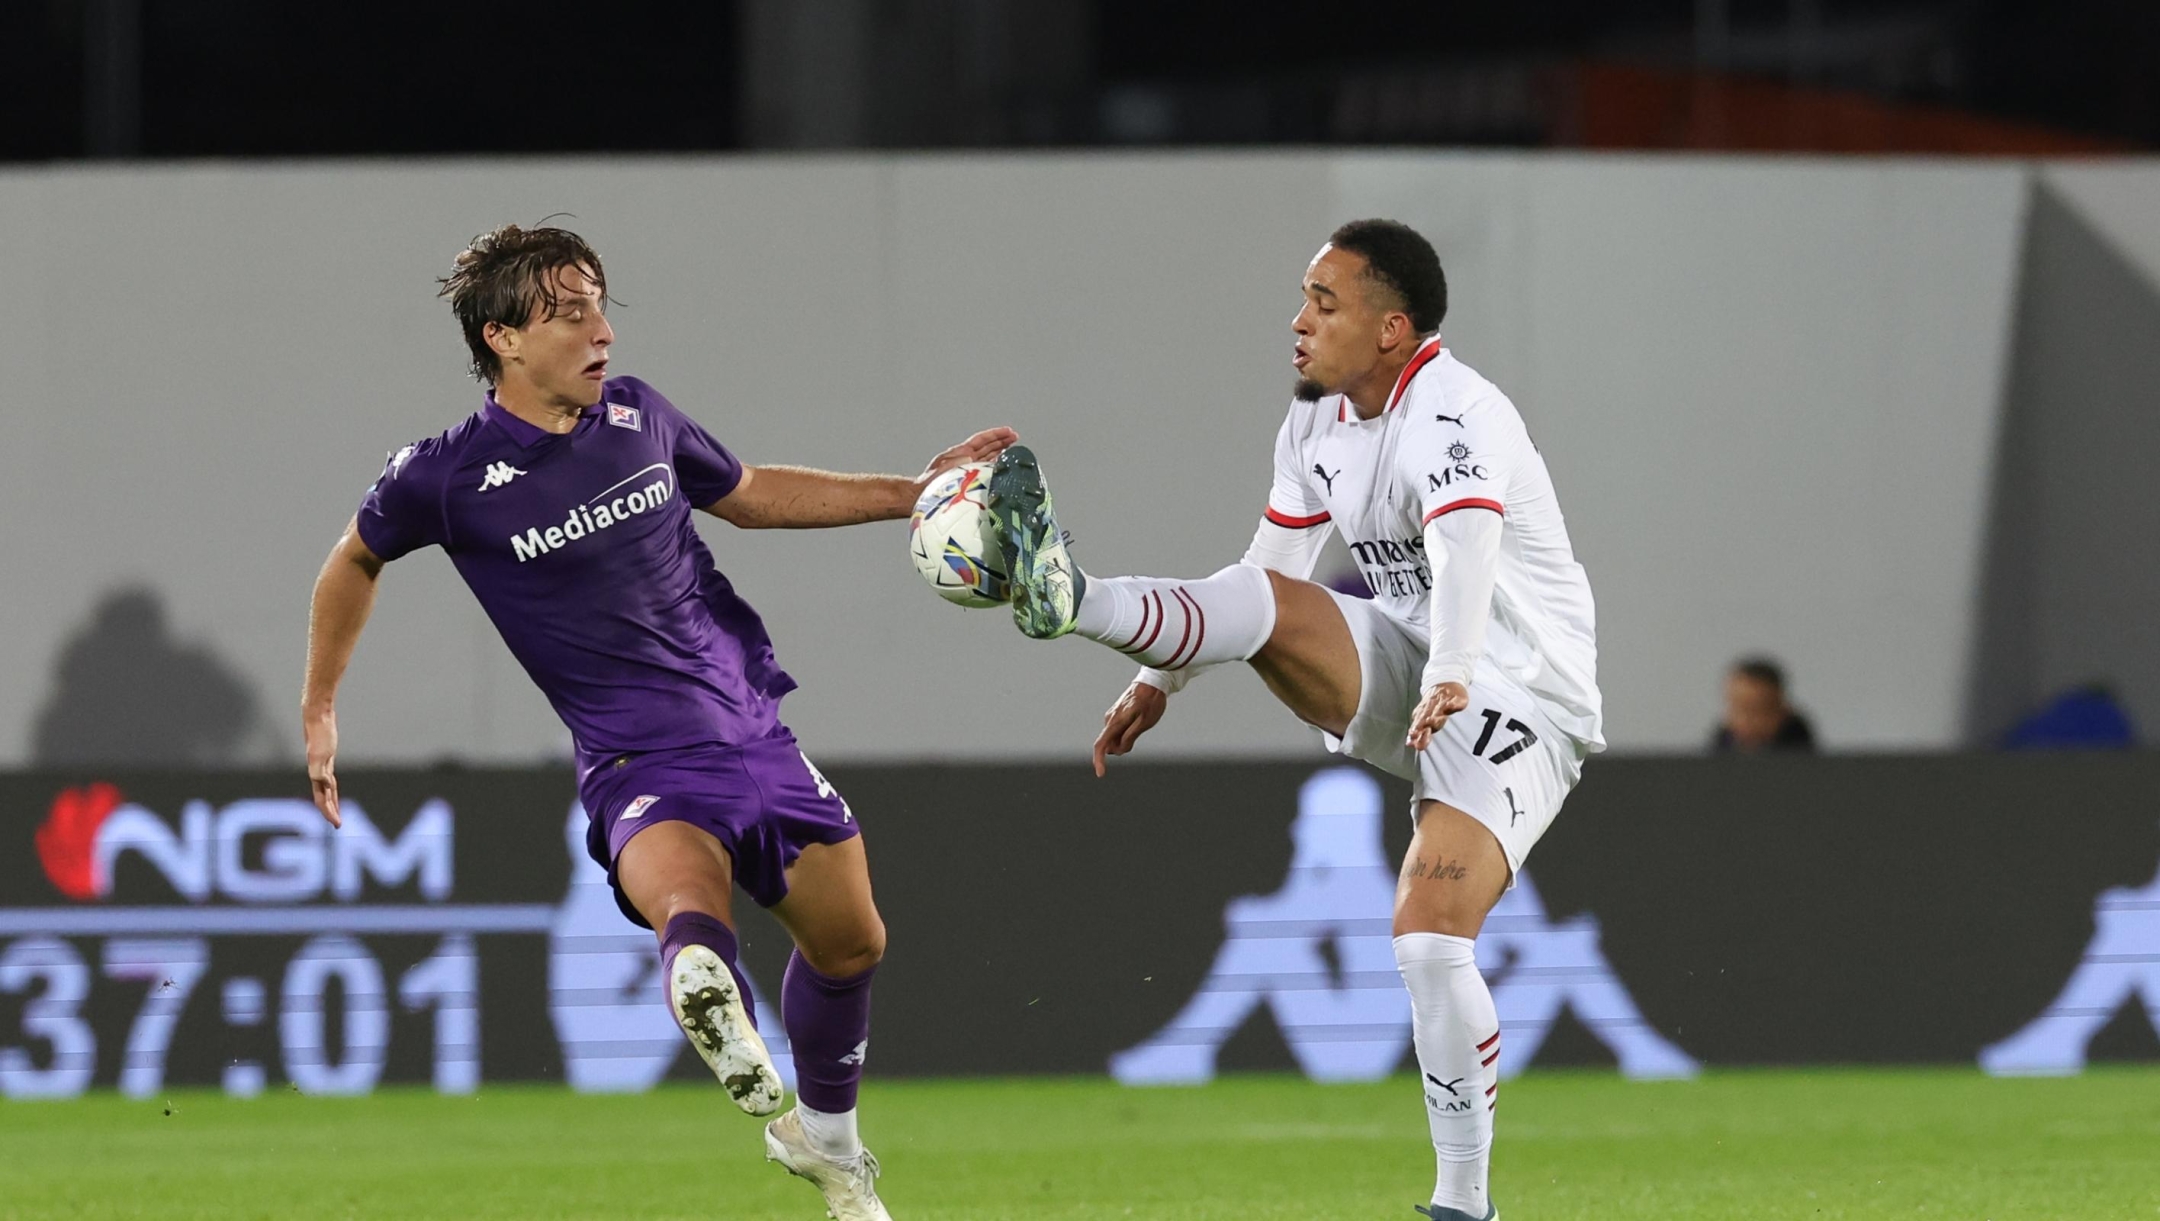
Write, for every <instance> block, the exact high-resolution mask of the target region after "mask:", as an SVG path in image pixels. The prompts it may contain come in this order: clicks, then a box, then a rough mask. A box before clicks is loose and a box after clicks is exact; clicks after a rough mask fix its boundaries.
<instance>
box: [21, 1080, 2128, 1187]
mask: <svg viewBox="0 0 2160 1221" xmlns="http://www.w3.org/2000/svg"><path fill="white" fill-rule="evenodd" d="M1500 1099H1501V1103H1500V1112H1499V1118H1500V1129H1499V1131H1500V1143H1499V1148H1498V1153H1497V1155H1496V1158H1495V1166H1494V1194H1495V1199H1497V1200H1498V1201H1499V1204H1500V1210H1501V1215H1502V1216H1503V1217H1504V1218H1507V1221H1562V1219H1574V1218H1598V1219H1600V1221H1603V1219H1608V1218H1609V1219H1616V1221H1617V1219H1622V1218H1644V1219H1656V1221H1680V1219H1688V1221H1692V1219H1695V1218H1703V1219H1706V1221H1707V1219H1711V1218H1715V1219H1717V1221H1745V1219H1749V1218H1810V1219H1819V1221H1836V1219H1840V1218H1875V1217H1897V1218H1976V1219H1977V1218H1992V1219H1997V1221H2002V1219H2008V1218H2028V1217H2029V1218H2058V1217H2060V1218H2073V1217H2074V1218H2081V1219H2085V1218H2091V1219H2105V1221H2114V1219H2121V1218H2160V1070H2154V1069H2128V1068H2124V1069H2112V1070H2105V1071H2098V1072H2094V1073H2091V1074H2089V1075H2086V1076H2084V1077H2078V1078H2071V1079H2064V1080H2005V1081H1997V1080H1989V1079H1987V1078H1984V1077H1981V1076H1979V1075H1977V1074H1975V1073H1971V1072H1954V1071H1944V1072H1853V1071H1841V1072H1812V1073H1799V1072H1749V1073H1724V1074H1715V1075H1712V1076H1709V1077H1706V1078H1704V1079H1702V1080H1699V1081H1691V1082H1670V1083H1657V1084H1631V1083H1627V1082H1623V1081H1620V1080H1617V1079H1615V1078H1613V1077H1611V1076H1609V1075H1604V1074H1591V1073H1582V1074H1577V1073H1547V1074H1532V1075H1530V1076H1528V1077H1526V1078H1524V1079H1521V1080H1518V1081H1514V1082H1510V1083H1509V1084H1507V1085H1505V1086H1503V1087H1502V1088H1501V1091H1500ZM168 1109H169V1110H170V1112H171V1113H170V1114H167V1111H168ZM863 1115H864V1124H863V1127H864V1135H865V1137H866V1138H867V1139H868V1140H869V1142H870V1145H871V1147H872V1148H873V1149H875V1150H876V1151H877V1153H878V1155H879V1157H880V1158H881V1159H882V1160H883V1162H884V1166H885V1179H884V1194H885V1198H886V1202H887V1204H888V1205H889V1206H890V1207H891V1208H892V1210H893V1213H894V1215H895V1216H896V1217H897V1218H899V1221H1011V1219H1014V1218H1031V1219H1032V1218H1042V1219H1057V1221H1066V1219H1070V1221H1078V1219H1080V1218H1090V1219H1092V1218H1125V1217H1135V1218H1163V1219H1166V1221H1201V1219H1203V1218H1205V1219H1220V1221H1274V1219H1277V1218H1281V1219H1284V1221H1288V1219H1291V1218H1296V1219H1299V1221H1310V1219H1314V1218H1337V1217H1342V1218H1350V1217H1358V1218H1363V1217H1379V1218H1399V1219H1401V1221H1417V1218H1416V1216H1415V1214H1413V1213H1412V1212H1411V1211H1410V1206H1411V1205H1412V1204H1413V1203H1422V1202H1423V1201H1424V1200H1425V1198H1426V1193H1427V1192H1428V1191H1429V1190H1430V1187H1431V1165H1432V1154H1431V1149H1430V1147H1429V1146H1428V1145H1427V1143H1426V1136H1425V1123H1424V1118H1423V1114H1422V1112H1421V1110H1420V1107H1419V1099H1418V1092H1417V1088H1416V1086H1415V1085H1414V1084H1413V1083H1412V1082H1411V1081H1410V1080H1409V1079H1407V1078H1404V1079H1401V1080H1397V1081H1393V1082H1388V1083H1384V1084H1381V1085H1369V1086H1368V1085H1357V1086H1316V1085H1311V1084H1308V1083H1306V1082H1304V1081H1302V1080H1298V1079H1294V1078H1288V1077H1233V1078H1229V1079H1226V1080H1223V1081H1221V1082H1219V1083H1217V1084H1215V1085H1211V1086H1207V1087H1205V1088H1199V1089H1160V1090H1126V1089H1121V1088H1118V1087H1117V1086H1114V1085H1112V1084H1109V1083H1107V1082H1103V1081H1095V1080H1089V1081H1080V1080H1033V1081H1019V1080H1015V1081H967V1082H889V1083H883V1084H873V1085H872V1086H871V1087H869V1088H867V1089H866V1090H865V1091H864V1098H863ZM762 1159H763V1150H762V1146H761V1144H760V1132H759V1125H758V1123H757V1121H754V1120H751V1119H749V1118H748V1117H746V1116H743V1115H741V1114H739V1113H737V1112H736V1111H735V1110H734V1109H733V1108H732V1107H730V1106H729V1105H728V1104H727V1103H726V1101H725V1100H724V1099H723V1098H722V1097H721V1096H720V1094H719V1092H718V1091H717V1090H716V1089H710V1088H705V1089H700V1088H692V1087H671V1088H668V1089H664V1090H662V1091H660V1092H658V1093H655V1094H649V1095H643V1096H630V1097H623V1096H616V1097H579V1096H576V1095H572V1094H570V1093H568V1092H566V1091H563V1090H560V1089H552V1088H543V1087H514V1088H489V1089H486V1090H484V1091H483V1092H482V1093H480V1094H479V1095H477V1096H475V1097H470V1098H447V1097H439V1096H437V1095H434V1094H430V1093H423V1092H417V1091H402V1090H401V1091H391V1092H387V1093H383V1094H378V1095H376V1096H374V1097H370V1098H352V1099H328V1098H307V1097H301V1096H298V1095H295V1094H292V1093H289V1092H285V1093H273V1094H269V1095H266V1096H264V1097H261V1098H257V1099H253V1100H247V1101H238V1100H232V1099H227V1098H224V1097H221V1096H217V1095H212V1094H205V1093H188V1092H176V1093H174V1094H173V1095H172V1096H171V1098H170V1100H169V1101H168V1100H167V1099H165V1098H162V1097H161V1098H159V1099H157V1100H154V1101H147V1102H138V1101H133V1100H128V1099H122V1098H117V1097H113V1096H110V1095H105V1096H99V1097H93V1098H90V1099H86V1100H83V1101H79V1102H64V1103H0V1218H6V1219H9V1221H13V1219H17V1218H22V1219H28V1218H39V1219H41V1221H42V1219H44V1218H108V1217H128V1218H136V1217H140V1218H158V1219H160V1221H164V1219H180V1218H219V1219H221V1221H241V1219H245V1218H287V1217H295V1218H310V1219H316V1218H370V1219H372V1218H386V1219H387V1218H397V1219H400V1221H418V1219H423V1218H445V1219H448V1218H458V1219H460V1221H462V1219H466V1218H505V1219H508V1218H518V1219H520V1221H526V1219H552V1218H608V1219H611V1221H614V1219H641V1221H642V1219H652V1221H660V1219H667V1221H676V1219H681V1221H689V1219H692V1218H697V1219H701V1221H702V1219H707V1218H725V1219H727V1221H768V1219H769V1221H814V1219H815V1218H817V1217H820V1216H822V1215H823V1212H824V1209H823V1207H822V1204H821V1202H820V1201H819V1200H818V1198H817V1194H816V1192H815V1191H814V1190H813V1189H812V1188H811V1187H809V1186H808V1185H807V1184H804V1183H801V1182H799V1181H797V1180H794V1179H791V1178H789V1177H788V1176H787V1175H785V1174H783V1173H782V1172H780V1171H779V1170H778V1169H776V1168H774V1167H772V1166H768V1165H766V1164H764V1162H763V1160H762Z"/></svg>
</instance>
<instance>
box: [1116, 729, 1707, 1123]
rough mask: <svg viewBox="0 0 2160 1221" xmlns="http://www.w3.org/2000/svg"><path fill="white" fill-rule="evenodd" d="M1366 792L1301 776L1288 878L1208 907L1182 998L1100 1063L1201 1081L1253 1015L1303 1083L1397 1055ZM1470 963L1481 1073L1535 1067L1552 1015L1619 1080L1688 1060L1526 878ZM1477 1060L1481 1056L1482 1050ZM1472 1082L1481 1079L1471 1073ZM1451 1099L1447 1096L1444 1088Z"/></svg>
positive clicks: (1352, 1075) (1585, 931) (1388, 1063)
mask: <svg viewBox="0 0 2160 1221" xmlns="http://www.w3.org/2000/svg"><path fill="white" fill-rule="evenodd" d="M1383 808H1384V802H1383V799H1382V794H1381V790H1380V785H1379V783H1378V782H1377V781H1375V780H1374V779H1373V778H1372V777H1371V776H1369V775H1367V774H1366V773H1365V772H1363V771H1361V770H1359V769H1356V768H1347V767H1335V768H1328V769H1327V770H1325V771H1322V772H1319V773H1318V774H1316V775H1314V776H1313V777H1312V778H1311V779H1309V780H1307V781H1306V782H1305V784H1304V787H1303V788H1302V789H1300V790H1299V793H1298V813H1297V818H1296V820H1295V821H1294V822H1292V823H1291V825H1290V840H1291V845H1292V848H1291V856H1290V868H1289V871H1288V876H1287V877H1285V879H1284V880H1283V884H1282V886H1281V887H1280V888H1279V889H1277V890H1276V891H1275V892H1274V893H1273V894H1265V895H1243V896H1240V897H1238V898H1236V899H1232V900H1231V901H1230V905H1229V907H1228V908H1227V909H1226V910H1225V911H1224V912H1223V925H1224V932H1225V933H1226V934H1227V936H1225V938H1224V940H1223V943H1222V948H1221V949H1220V950H1218V951H1217V952H1216V956H1215V962H1214V964H1213V965H1212V966H1211V967H1210V968H1209V969H1208V971H1207V974H1206V976H1205V977H1204V978H1201V979H1197V980H1194V981H1192V992H1191V995H1190V999H1188V1000H1187V1001H1186V1002H1185V1005H1184V1007H1183V1008H1181V1009H1180V1010H1179V1011H1178V1012H1177V1013H1176V1014H1175V1015H1174V1016H1172V1017H1171V1018H1170V1019H1169V1021H1168V1022H1166V1023H1165V1024H1164V1025H1163V1026H1162V1027H1160V1028H1159V1029H1157V1030H1156V1031H1155V1033H1154V1034H1152V1035H1150V1036H1149V1037H1148V1038H1147V1039H1146V1040H1145V1041H1144V1042H1142V1043H1140V1044H1139V1045H1137V1046H1134V1047H1130V1048H1127V1049H1126V1050H1124V1051H1120V1052H1118V1053H1116V1054H1114V1055H1112V1056H1111V1057H1110V1075H1111V1076H1112V1077H1115V1078H1116V1079H1117V1080H1119V1081H1121V1082H1123V1083H1125V1084H1126V1085H1169V1084H1180V1083H1192V1084H1197V1083H1199V1082H1203V1081H1207V1080H1209V1079H1210V1078H1212V1077H1213V1076H1214V1075H1215V1056H1216V1052H1217V1050H1218V1049H1220V1048H1221V1047H1222V1046H1223V1045H1224V1044H1225V1043H1227V1042H1229V1041H1230V1039H1231V1036H1233V1035H1235V1034H1236V1033H1237V1032H1238V1031H1239V1030H1240V1029H1241V1028H1243V1027H1244V1025H1245V1023H1246V1021H1247V1020H1248V1019H1249V1018H1250V1017H1251V1016H1252V1014H1253V1011H1254V1010H1256V1009H1266V1010H1269V1011H1270V1012H1271V1013H1272V1014H1273V1016H1274V1019H1275V1028H1276V1029H1277V1030H1278V1031H1280V1032H1281V1034H1282V1038H1283V1042H1284V1043H1285V1044H1287V1045H1288V1046H1289V1049H1290V1054H1291V1056H1292V1057H1293V1058H1294V1059H1296V1061H1297V1063H1298V1067H1300V1068H1302V1069H1303V1070H1304V1071H1305V1073H1306V1075H1307V1076H1309V1077H1312V1078H1313V1079H1315V1080H1318V1081H1377V1080H1380V1079H1381V1078H1383V1077H1386V1076H1387V1075H1389V1074H1390V1073H1393V1072H1394V1071H1395V1068H1396V1066H1397V1065H1399V1064H1401V1063H1402V1059H1403V1055H1404V1053H1405V1052H1407V1051H1408V1050H1409V1049H1410V1045H1411V1029H1410V994H1409V993H1408V992H1407V991H1405V990H1404V988H1403V984H1402V975H1401V973H1400V971H1399V970H1398V968H1397V966H1396V963H1395V949H1394V938H1393V936H1392V935H1391V933H1390V930H1389V913H1390V911H1391V910H1392V909H1393V907H1394V901H1395V885H1396V877H1395V870H1394V869H1392V868H1390V867H1389V864H1388V858H1387V849H1386V847H1385V845H1384V843H1383V839H1382V835H1381V828H1382V821H1383V819H1382V812H1383ZM1477 958H1478V968H1479V970H1480V971H1481V972H1483V973H1484V975H1485V977H1486V980H1487V982H1488V983H1489V985H1490V986H1491V988H1492V996H1493V1007H1494V1010H1495V1012H1496V1013H1497V1014H1498V1016H1499V1019H1500V1027H1501V1029H1502V1030H1504V1031H1506V1032H1507V1038H1508V1042H1509V1044H1510V1046H1511V1047H1512V1048H1513V1049H1514V1050H1513V1051H1512V1052H1511V1055H1512V1057H1513V1058H1512V1060H1509V1061H1502V1060H1500V1059H1499V1036H1498V1035H1497V1034H1496V1035H1495V1036H1494V1037H1493V1038H1491V1039H1488V1040H1486V1045H1485V1046H1483V1047H1481V1048H1479V1054H1480V1055H1487V1056H1488V1058H1487V1059H1486V1060H1484V1061H1481V1067H1485V1068H1494V1066H1495V1065H1497V1066H1498V1067H1497V1068H1494V1072H1496V1073H1497V1074H1498V1075H1499V1076H1500V1077H1507V1076H1510V1075H1512V1074H1514V1073H1518V1072H1521V1071H1522V1069H1523V1067H1524V1066H1525V1065H1528V1064H1529V1063H1531V1062H1532V1061H1533V1060H1535V1059H1536V1057H1537V1052H1538V1048H1539V1046H1540V1045H1541V1044H1542V1043H1543V1042H1544V1040H1545V1036H1546V1034H1547V1032H1549V1031H1550V1030H1551V1029H1552V1028H1553V1024H1554V1022H1555V1021H1557V1020H1558V1018H1559V1017H1560V1014H1561V1011H1562V1010H1567V1011H1571V1012H1572V1013H1573V1014H1574V1016H1575V1019H1576V1020H1577V1021H1578V1022H1580V1023H1581V1025H1582V1027H1583V1028H1584V1029H1586V1030H1588V1031H1590V1032H1591V1034H1592V1035H1593V1036H1594V1037H1595V1038H1596V1039H1597V1040H1598V1041H1599V1042H1601V1043H1603V1044H1605V1046H1606V1047H1608V1048H1610V1049H1611V1050H1612V1053H1613V1056H1614V1058H1615V1059H1617V1060H1619V1062H1620V1071H1621V1073H1622V1074H1624V1075H1626V1076H1629V1077H1686V1076H1689V1075H1692V1074H1693V1073H1694V1072H1695V1068H1696V1065H1695V1060H1694V1057H1692V1056H1690V1055H1688V1054H1687V1052H1685V1051H1683V1050H1682V1049H1680V1048H1679V1047H1677V1046H1675V1045H1673V1043H1671V1042H1670V1041H1669V1040H1667V1039H1666V1038H1665V1037H1664V1036H1663V1035H1662V1034H1660V1033H1658V1031H1657V1029H1656V1028H1655V1027H1653V1026H1652V1025H1651V1024H1650V1023H1649V1022H1648V1021H1646V1020H1644V1018H1643V1015H1642V1012H1641V1010H1639V1009H1637V1008H1636V1007H1635V1001H1634V999H1633V998H1632V997H1630V996H1629V995H1628V991H1627V987H1626V986H1625V985H1624V984H1623V983H1622V982H1621V980H1620V977H1619V975H1618V973H1616V972H1615V971H1614V970H1613V965H1612V963H1610V962H1608V961H1606V958H1605V953H1604V950H1603V949H1602V948H1601V947H1600V945H1599V941H1598V923H1597V918H1596V917H1595V916H1592V915H1591V914H1589V913H1587V912H1584V913H1580V914H1577V915H1572V916H1565V917H1561V918H1558V919H1555V918H1554V917H1553V916H1552V915H1551V914H1549V913H1548V912H1547V911H1546V910H1545V904H1544V900H1542V899H1541V898H1540V897H1539V896H1538V890H1537V884H1536V882H1535V881H1534V880H1533V879H1532V878H1531V876H1530V873H1529V871H1528V870H1527V869H1526V870H1523V871H1522V872H1521V873H1519V874H1517V875H1516V885H1515V888H1514V889H1513V890H1510V891H1508V892H1507V894H1505V895H1503V896H1501V899H1500V903H1499V905H1498V906H1497V907H1495V908H1493V912H1492V915H1491V917H1490V918H1489V919H1488V920H1487V921H1486V923H1485V929H1484V932H1483V933H1482V934H1481V935H1480V936H1479V937H1478V940H1477ZM1488 1053H1489V1054H1488ZM1480 1082H1481V1084H1484V1085H1491V1084H1493V1083H1492V1081H1491V1080H1490V1079H1488V1078H1484V1077H1483V1076H1482V1074H1481V1077H1480ZM1461 1085H1462V1082H1461V1081H1455V1082H1448V1081H1441V1080H1436V1081H1434V1082H1432V1089H1431V1090H1430V1091H1429V1092H1428V1093H1427V1095H1426V1097H1427V1101H1428V1104H1429V1105H1430V1106H1431V1107H1432V1109H1433V1110H1435V1111H1438V1112H1443V1113H1446V1114H1457V1113H1463V1112H1466V1111H1469V1110H1471V1109H1473V1108H1475V1107H1476V1106H1477V1105H1478V1104H1479V1103H1481V1102H1484V1101H1485V1098H1484V1097H1481V1096H1480V1095H1479V1094H1478V1093H1477V1091H1476V1089H1475V1088H1473V1090H1472V1092H1471V1094H1469V1095H1468V1096H1458V1097H1453V1098H1451V1097H1450V1095H1449V1093H1448V1092H1446V1091H1449V1090H1450V1089H1456V1088H1457V1087H1460V1086H1461ZM1458 1093H1459V1089H1458Z"/></svg>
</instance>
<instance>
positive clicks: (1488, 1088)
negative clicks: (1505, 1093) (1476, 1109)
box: [1485, 1081, 1500, 1098]
mask: <svg viewBox="0 0 2160 1221" xmlns="http://www.w3.org/2000/svg"><path fill="white" fill-rule="evenodd" d="M1499 1088H1500V1083H1499V1082H1497V1081H1496V1082H1494V1083H1493V1084H1491V1085H1488V1086H1486V1087H1485V1096H1486V1097H1487V1098H1490V1097H1492V1096H1493V1091H1494V1090H1497V1089H1499Z"/></svg>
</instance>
